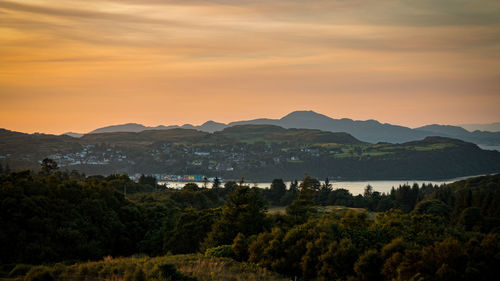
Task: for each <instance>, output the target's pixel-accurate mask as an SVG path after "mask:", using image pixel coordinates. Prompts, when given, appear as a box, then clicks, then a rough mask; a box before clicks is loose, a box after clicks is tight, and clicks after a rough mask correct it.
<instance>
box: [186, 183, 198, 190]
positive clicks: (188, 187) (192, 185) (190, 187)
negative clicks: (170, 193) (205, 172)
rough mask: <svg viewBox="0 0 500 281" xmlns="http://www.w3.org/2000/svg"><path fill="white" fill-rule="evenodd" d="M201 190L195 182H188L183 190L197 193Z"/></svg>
mask: <svg viewBox="0 0 500 281" xmlns="http://www.w3.org/2000/svg"><path fill="white" fill-rule="evenodd" d="M198 189H199V187H198V185H197V184H196V183H194V182H188V183H186V184H185V185H184V187H183V188H182V190H189V191H197V190H198Z"/></svg>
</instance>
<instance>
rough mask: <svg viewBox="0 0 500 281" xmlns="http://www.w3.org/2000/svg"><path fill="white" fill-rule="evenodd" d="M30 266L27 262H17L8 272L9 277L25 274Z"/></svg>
mask: <svg viewBox="0 0 500 281" xmlns="http://www.w3.org/2000/svg"><path fill="white" fill-rule="evenodd" d="M31 267H32V266H31V265H28V264H22V263H21V264H18V265H16V266H15V267H14V268H13V269H12V270H11V271H10V272H9V277H16V276H21V275H26V273H28V272H29V271H30V269H31Z"/></svg>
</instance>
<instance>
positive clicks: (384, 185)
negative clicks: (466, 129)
mask: <svg viewBox="0 0 500 281" xmlns="http://www.w3.org/2000/svg"><path fill="white" fill-rule="evenodd" d="M465 178H467V177H464V178H456V179H449V180H443V181H422V180H399V181H381V180H373V181H337V182H333V181H332V182H330V183H331V184H332V187H333V188H334V189H336V188H344V189H347V190H349V191H350V192H351V193H352V194H353V195H358V194H363V192H364V190H365V187H366V186H367V185H371V186H372V187H373V190H374V191H378V192H383V193H388V192H390V191H391V188H392V187H394V188H397V187H398V186H400V185H403V184H409V185H412V184H414V183H418V184H419V185H422V183H425V184H428V183H432V184H437V185H441V184H445V183H451V182H455V181H457V180H461V179H465ZM158 183H159V184H166V185H167V187H169V188H179V189H180V188H182V187H183V186H184V185H185V184H186V183H185V182H172V181H160V182H158ZM195 183H196V184H198V186H200V187H203V182H195ZM285 183H286V186H287V187H290V183H291V182H285ZM321 183H323V182H321ZM246 184H248V185H250V186H257V187H259V188H269V187H270V186H271V183H269V182H258V183H253V182H247V183H246ZM222 185H223V184H222ZM211 186H212V183H208V184H207V187H209V188H210V187H211Z"/></svg>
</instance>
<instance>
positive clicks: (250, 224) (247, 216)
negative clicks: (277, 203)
mask: <svg viewBox="0 0 500 281" xmlns="http://www.w3.org/2000/svg"><path fill="white" fill-rule="evenodd" d="M265 211H266V207H265V201H264V199H263V198H262V197H261V195H260V190H259V189H258V188H256V187H253V188H250V187H249V186H238V187H237V188H236V190H235V191H233V192H232V193H230V194H229V196H228V198H227V201H226V204H225V205H224V206H223V207H222V214H221V216H220V217H219V219H218V220H217V221H216V222H215V223H214V225H213V228H212V231H211V232H210V233H209V234H208V237H207V239H206V241H205V246H206V247H215V246H219V245H229V244H231V243H232V242H233V240H234V238H235V237H236V235H237V234H238V233H239V232H241V233H242V234H243V235H245V236H249V235H253V234H257V233H259V232H260V231H262V229H263V227H264V221H265V216H266V214H265Z"/></svg>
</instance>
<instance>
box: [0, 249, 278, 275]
mask: <svg viewBox="0 0 500 281" xmlns="http://www.w3.org/2000/svg"><path fill="white" fill-rule="evenodd" d="M0 279H1V278H0ZM2 280H3V279H2ZM5 280H13V281H14V280H19V281H20V280H25V281H34V280H82V281H83V280H85V281H94V280H110V281H111V280H113V281H121V280H127V281H128V280H181V281H182V280H188V281H189V280H202V281H204V280H207V281H208V280H221V281H240V280H241V281H243V280H244V281H258V280H264V281H274V280H276V281H284V280H288V279H286V278H283V277H281V276H279V275H278V274H276V273H273V272H270V271H268V270H266V269H265V268H262V267H259V266H257V265H255V264H250V263H240V262H237V261H235V260H233V259H229V258H216V257H205V256H203V255H201V254H189V255H171V256H161V257H152V258H150V257H147V256H137V257H128V258H112V257H106V258H104V259H103V260H101V261H93V262H85V263H76V264H69V265H68V264H63V263H58V264H55V265H50V266H29V265H17V266H16V267H15V268H13V269H12V270H11V272H10V273H9V277H8V279H5Z"/></svg>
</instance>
